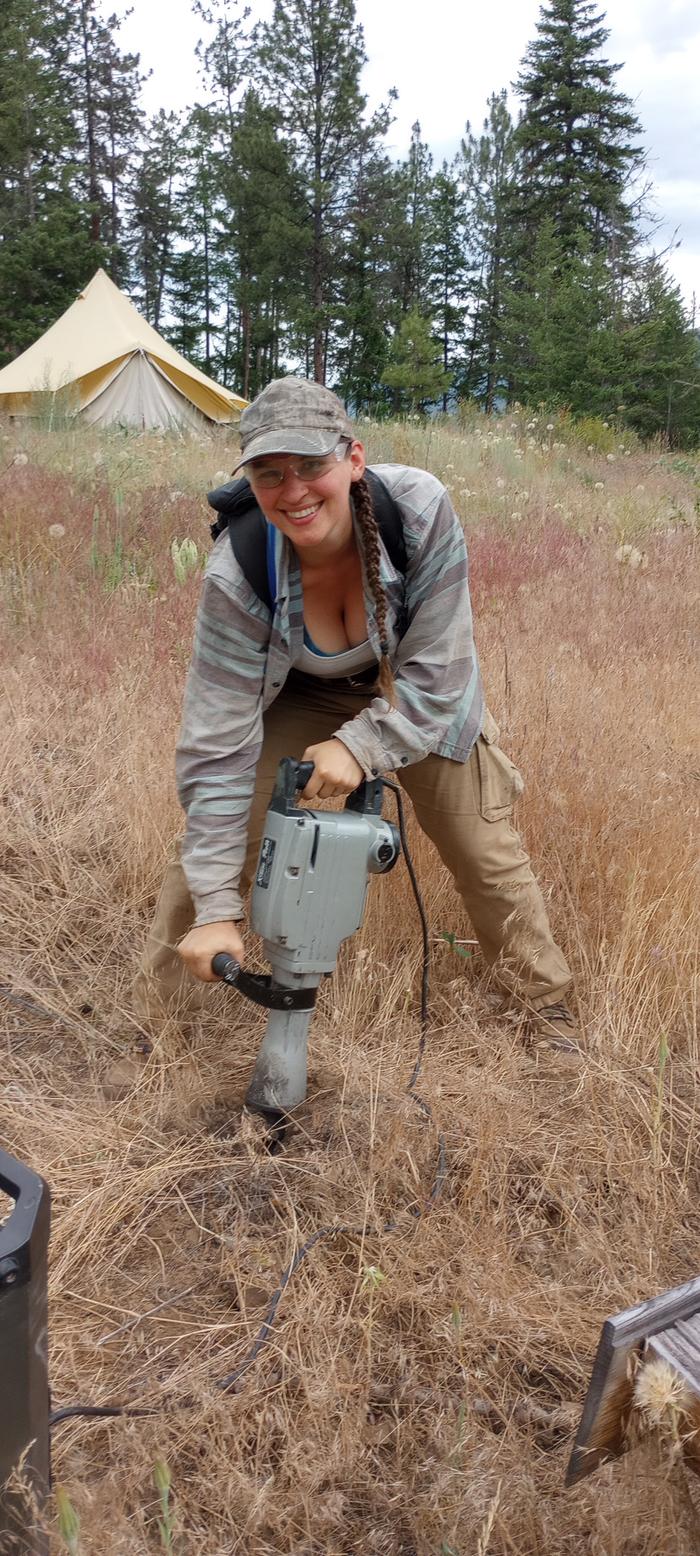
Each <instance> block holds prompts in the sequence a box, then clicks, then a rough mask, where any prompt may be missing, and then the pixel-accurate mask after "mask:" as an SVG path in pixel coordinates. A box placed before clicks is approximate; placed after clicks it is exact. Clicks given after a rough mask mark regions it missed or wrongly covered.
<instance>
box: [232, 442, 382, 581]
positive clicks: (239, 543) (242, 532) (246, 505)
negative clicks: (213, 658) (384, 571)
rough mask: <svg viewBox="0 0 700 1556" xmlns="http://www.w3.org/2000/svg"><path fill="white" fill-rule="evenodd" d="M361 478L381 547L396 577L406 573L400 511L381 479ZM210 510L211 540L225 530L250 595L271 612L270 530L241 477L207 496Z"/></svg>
mask: <svg viewBox="0 0 700 1556" xmlns="http://www.w3.org/2000/svg"><path fill="white" fill-rule="evenodd" d="M365 478H366V480H367V485H368V486H369V489H370V492H371V494H372V505H373V508H374V512H375V515H376V519H377V524H378V526H379V532H380V534H381V537H382V540H383V541H384V545H385V546H386V549H387V551H388V553H389V556H390V557H391V560H392V563H393V565H394V567H395V568H396V571H397V573H400V574H401V575H402V576H403V575H405V572H406V542H405V540H404V533H403V519H402V516H401V509H400V508H399V505H398V503H397V502H395V500H394V498H393V497H392V495H391V492H390V491H389V488H388V486H386V485H385V484H384V482H383V481H382V480H381V478H380V477H379V476H378V475H377V474H376V472H375V471H374V470H371V469H370V468H369V466H368V467H367V469H366V471H365ZM207 501H208V502H209V505H210V507H212V508H214V509H215V510H216V512H217V513H218V515H219V517H218V518H217V519H215V520H214V523H213V524H212V525H211V526H210V528H211V538H212V540H218V538H219V535H222V534H223V532H224V530H225V529H228V533H229V540H230V541H231V546H232V548H233V554H234V556H235V558H236V561H237V562H238V564H239V567H240V569H241V572H242V573H243V576H244V578H246V579H247V581H248V583H249V584H250V587H251V589H252V590H253V593H254V594H257V596H258V599H259V600H262V603H263V605H266V606H267V608H268V610H272V608H273V597H274V552H273V553H272V557H271V555H270V550H271V548H270V546H269V543H268V538H269V535H270V526H269V524H268V523H267V520H266V519H265V517H264V514H263V513H262V511H261V509H260V508H259V507H258V504H257V502H256V501H255V498H254V496H253V493H252V491H251V489H250V485H249V483H248V481H246V479H245V477H242V478H241V479H240V480H238V481H227V482H226V485H225V486H219V487H217V489H216V491H214V492H209V493H208V494H207Z"/></svg>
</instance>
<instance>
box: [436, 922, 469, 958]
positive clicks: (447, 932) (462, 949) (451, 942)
mask: <svg viewBox="0 0 700 1556" xmlns="http://www.w3.org/2000/svg"><path fill="white" fill-rule="evenodd" d="M441 938H442V939H443V940H446V941H447V944H448V946H449V948H450V950H451V951H454V953H455V956H462V957H463V958H464V960H465V962H468V961H469V958H470V957H471V956H472V955H473V953H472V951H471V950H470V949H469V947H468V946H463V945H460V943H459V941H458V939H457V936H456V935H454V934H453V933H452V930H451V929H443V931H442V937H441Z"/></svg>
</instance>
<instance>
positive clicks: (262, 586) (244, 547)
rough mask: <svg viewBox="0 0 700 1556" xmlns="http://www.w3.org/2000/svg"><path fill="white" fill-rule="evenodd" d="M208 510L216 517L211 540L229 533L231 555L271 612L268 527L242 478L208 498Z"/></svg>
mask: <svg viewBox="0 0 700 1556" xmlns="http://www.w3.org/2000/svg"><path fill="white" fill-rule="evenodd" d="M207 501H208V502H209V505H210V507H212V508H215V509H216V511H217V513H218V515H219V517H218V519H215V520H214V523H213V524H212V525H211V538H212V540H218V537H219V535H222V534H223V532H224V530H225V529H228V534H229V540H230V542H231V547H232V549H233V554H234V556H235V558H236V561H237V562H238V565H239V567H240V569H241V572H242V573H243V576H244V578H245V579H246V580H247V582H248V583H249V584H250V587H251V589H252V590H253V593H254V594H257V596H258V599H259V600H262V602H263V605H266V606H267V608H268V610H271V609H272V600H271V599H270V586H269V582H268V576H267V553H266V540H267V525H266V522H265V519H264V517H263V514H262V513H261V511H260V508H259V507H258V504H257V503H256V501H255V498H254V496H253V493H252V492H251V489H250V486H249V484H248V482H247V481H246V479H245V477H243V478H242V479H241V480H238V481H227V482H226V485H225V486H219V487H217V489H216V491H214V492H209V493H208V494H207Z"/></svg>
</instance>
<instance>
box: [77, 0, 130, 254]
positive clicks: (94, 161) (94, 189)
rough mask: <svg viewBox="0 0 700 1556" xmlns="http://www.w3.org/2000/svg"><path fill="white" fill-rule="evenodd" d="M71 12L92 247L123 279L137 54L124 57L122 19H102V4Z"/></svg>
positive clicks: (83, 4)
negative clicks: (123, 219) (101, 249)
mask: <svg viewBox="0 0 700 1556" xmlns="http://www.w3.org/2000/svg"><path fill="white" fill-rule="evenodd" d="M63 3H65V0H63ZM69 9H70V14H71V18H72V29H71V32H72V36H71V48H72V67H73V74H74V78H75V81H76V84H77V94H78V112H79V118H80V121H81V123H82V131H83V137H82V138H83V144H84V148H85V161H84V177H85V192H86V194H87V198H88V201H89V204H90V212H91V217H90V232H91V237H92V240H93V243H95V244H100V245H103V246H105V247H106V249H107V254H108V259H107V266H108V269H109V271H110V274H111V275H112V276H113V278H114V279H115V280H119V279H121V278H122V275H123V273H124V271H125V256H124V254H123V252H122V250H121V248H120V229H121V203H122V195H123V193H124V191H123V190H122V180H124V181H126V175H127V170H128V167H129V164H130V161H131V159H132V157H133V156H134V155H135V153H136V149H137V142H138V140H139V138H140V133H141V129H142V114H141V111H140V108H139V94H140V89H141V83H142V80H143V77H142V76H141V75H140V72H139V56H138V54H121V53H120V51H119V49H118V48H117V44H116V41H115V37H116V33H117V32H118V30H119V26H120V20H119V17H118V16H116V15H112V16H110V17H109V18H108V19H107V20H106V21H105V20H103V18H102V13H101V9H100V5H99V0H76V3H75V4H74V5H73V6H70V5H69Z"/></svg>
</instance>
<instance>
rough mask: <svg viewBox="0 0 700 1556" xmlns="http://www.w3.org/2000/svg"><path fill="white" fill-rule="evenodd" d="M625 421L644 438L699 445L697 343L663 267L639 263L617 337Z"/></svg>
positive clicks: (699, 364)
mask: <svg viewBox="0 0 700 1556" xmlns="http://www.w3.org/2000/svg"><path fill="white" fill-rule="evenodd" d="M621 350H622V358H623V369H624V377H623V384H622V394H621V400H622V402H623V403H624V411H623V417H624V420H625V421H626V422H629V424H630V425H631V426H633V427H634V428H635V430H636V431H637V432H638V433H639V434H640V435H641V436H642V437H645V438H646V437H652V436H659V435H660V436H661V437H663V438H664V439H665V441H666V442H667V443H669V444H671V445H674V444H675V445H684V444H685V445H690V446H693V445H695V446H696V445H697V443H698V441H699V440H700V339H699V337H698V334H697V331H696V330H695V329H694V328H693V327H692V324H691V321H690V320H689V318H688V316H687V313H686V310H685V308H684V305H683V300H682V297H681V293H680V289H679V287H678V286H677V285H676V284H675V282H673V281H672V280H671V279H670V277H669V275H668V273H667V272H666V270H665V268H664V266H663V264H662V263H661V262H660V261H659V260H658V259H657V258H656V257H651V258H648V259H646V260H644V261H643V262H642V264H641V265H640V266H639V269H638V271H637V274H636V276H635V279H634V283H633V286H632V288H631V291H630V296H629V300H628V304H627V317H626V322H625V328H624V329H623V331H622V335H621Z"/></svg>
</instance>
